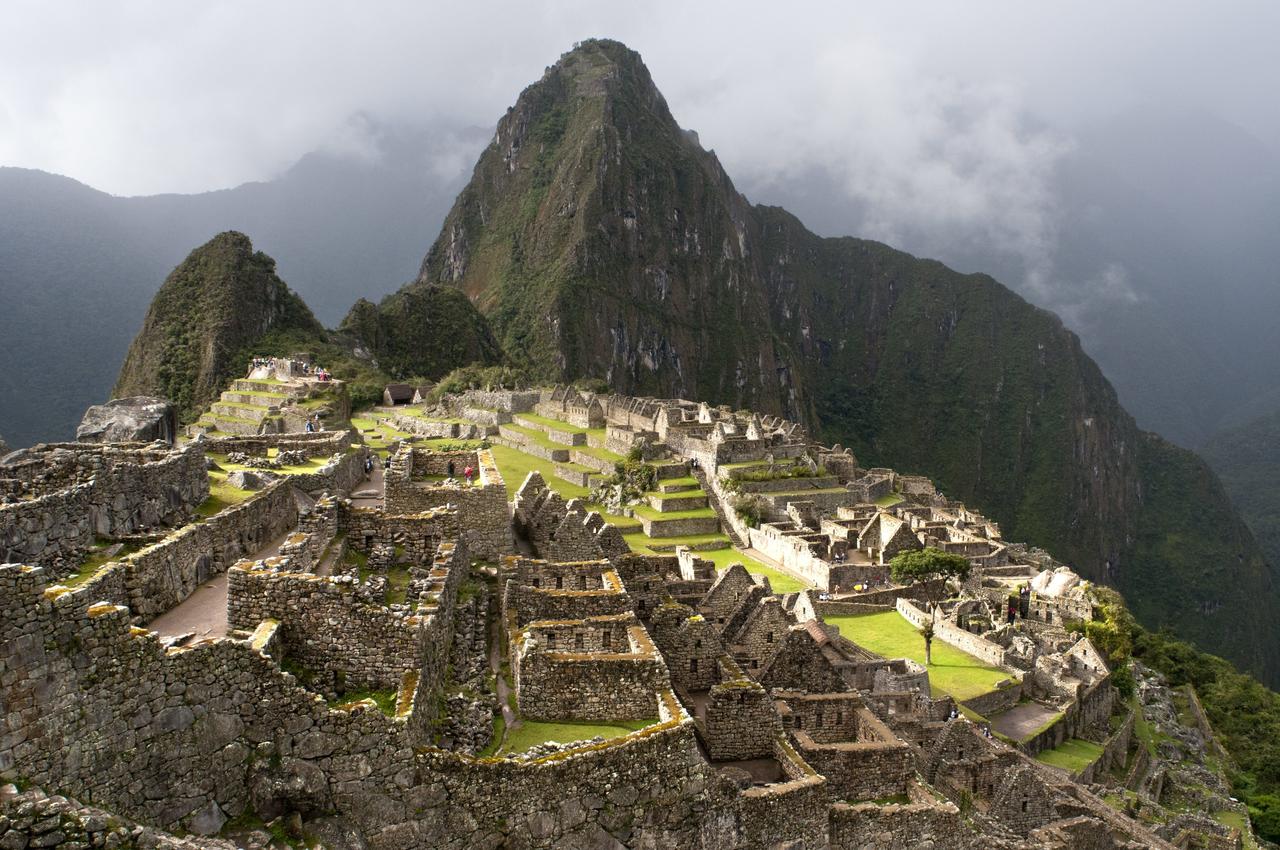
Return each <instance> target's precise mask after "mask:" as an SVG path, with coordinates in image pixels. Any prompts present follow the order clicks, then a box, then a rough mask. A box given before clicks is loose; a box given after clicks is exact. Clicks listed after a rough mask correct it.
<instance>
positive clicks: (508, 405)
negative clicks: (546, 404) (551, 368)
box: [459, 390, 542, 413]
mask: <svg viewBox="0 0 1280 850" xmlns="http://www.w3.org/2000/svg"><path fill="white" fill-rule="evenodd" d="M541 399H542V393H541V392H540V391H539V390H467V391H466V392H465V393H463V394H462V395H461V396H459V403H461V404H464V405H469V406H471V407H479V408H483V409H485V410H499V411H502V412H503V413H528V412H529V411H531V410H533V408H534V405H536V404H537V403H538V402H539V401H541Z"/></svg>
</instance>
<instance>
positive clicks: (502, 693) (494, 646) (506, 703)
mask: <svg viewBox="0 0 1280 850" xmlns="http://www.w3.org/2000/svg"><path fill="white" fill-rule="evenodd" d="M501 630H502V618H501V617H495V618H494V619H493V624H492V626H491V627H490V629H489V669H490V670H492V671H493V675H494V678H495V679H496V682H497V684H496V688H495V689H496V690H497V692H498V704H499V705H501V706H502V720H503V729H502V740H501V741H500V742H499V743H498V746H497V748H496V749H495V750H494V751H495V752H501V751H502V748H503V746H505V745H506V743H507V736H508V735H510V734H511V730H512V729H519V728H520V718H518V717H516V713H515V711H513V710H512V708H511V689H510V688H508V687H507V681H506V679H504V678H502V641H501V637H502V635H501Z"/></svg>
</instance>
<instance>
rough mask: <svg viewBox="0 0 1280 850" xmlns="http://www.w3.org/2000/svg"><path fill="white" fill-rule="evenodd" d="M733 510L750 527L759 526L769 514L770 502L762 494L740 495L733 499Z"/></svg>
mask: <svg viewBox="0 0 1280 850" xmlns="http://www.w3.org/2000/svg"><path fill="white" fill-rule="evenodd" d="M733 512H734V513H735V514H737V515H738V519H740V520H742V521H743V522H744V523H746V525H747V527H748V528H759V527H760V523H761V521H763V520H764V518H765V517H766V516H768V514H769V502H768V501H767V500H766V499H764V498H763V497H761V496H757V495H754V494H753V495H750V496H738V497H737V498H735V499H734V500H733Z"/></svg>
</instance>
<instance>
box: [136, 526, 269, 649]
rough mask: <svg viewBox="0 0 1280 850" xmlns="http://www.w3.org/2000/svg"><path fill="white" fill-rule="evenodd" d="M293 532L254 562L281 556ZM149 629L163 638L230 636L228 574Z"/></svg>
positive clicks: (210, 582)
mask: <svg viewBox="0 0 1280 850" xmlns="http://www.w3.org/2000/svg"><path fill="white" fill-rule="evenodd" d="M292 533H293V531H292V530H290V531H286V532H285V533H284V534H282V535H280V537H279V538H277V539H276V540H273V541H272V542H271V543H270V545H268V546H266V547H264V548H263V549H262V550H261V551H259V552H255V553H254V554H253V560H260V559H262V558H269V557H271V556H272V555H276V554H279V552H280V544H282V543H284V541H285V539H286V538H288V536H289V535H290V534H292ZM147 628H148V629H150V630H151V631H153V632H156V633H158V634H159V635H160V636H161V637H174V636H177V635H185V634H194V635H195V637H196V638H204V637H226V635H227V632H228V631H229V629H228V626H227V574H226V573H225V572H223V573H219V574H218V575H216V576H214V577H213V578H211V579H209V580H208V581H206V582H205V583H204V584H202V585H200V586H199V587H197V588H196V589H195V590H194V591H192V593H191V595H190V596H188V597H187V598H186V599H184V600H182V601H181V602H179V603H178V604H177V605H175V606H174V607H173V608H170V609H169V610H168V611H166V612H164V613H163V614H161V615H160V616H159V617H156V618H155V619H154V620H152V621H151V622H150V623H148V624H147Z"/></svg>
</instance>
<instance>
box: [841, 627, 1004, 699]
mask: <svg viewBox="0 0 1280 850" xmlns="http://www.w3.org/2000/svg"><path fill="white" fill-rule="evenodd" d="M824 619H825V620H826V622H828V623H830V624H831V625H833V626H839V627H840V634H841V635H842V636H844V637H846V638H848V639H849V640H851V641H853V642H854V643H856V644H858V645H859V646H862V647H865V648H866V649H869V650H871V651H872V652H876V653H879V654H880V655H883V656H885V657H886V658H910V659H912V660H913V661H918V662H919V663H921V664H923V663H924V639H923V638H922V637H920V633H919V632H917V631H916V630H915V628H914V627H912V625H911V624H910V623H908V622H907V621H906V620H905V619H903V617H902V615H901V614H899V613H898V612H897V611H885V612H883V613H880V614H862V615H859V616H855V617H826V618H824ZM1008 678H1009V674H1008V673H1006V672H1004V671H1003V670H1000V669H998V668H995V667H988V666H987V665H985V664H983V663H982V662H981V661H979V660H978V659H976V658H974V657H973V656H972V655H969V654H968V653H965V652H961V651H960V650H958V649H955V648H954V647H951V646H949V645H947V644H945V643H943V642H942V641H941V640H937V639H935V640H934V641H933V664H931V665H930V666H929V684H930V685H932V687H933V692H934V695H935V696H936V695H938V694H940V693H946V694H950V695H951V696H953V697H955V698H956V699H957V700H966V699H972V698H973V697H976V696H979V695H981V694H985V693H987V692H988V691H991V690H994V689H995V686H996V683H997V682H1000V681H1002V680H1004V679H1008Z"/></svg>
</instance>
